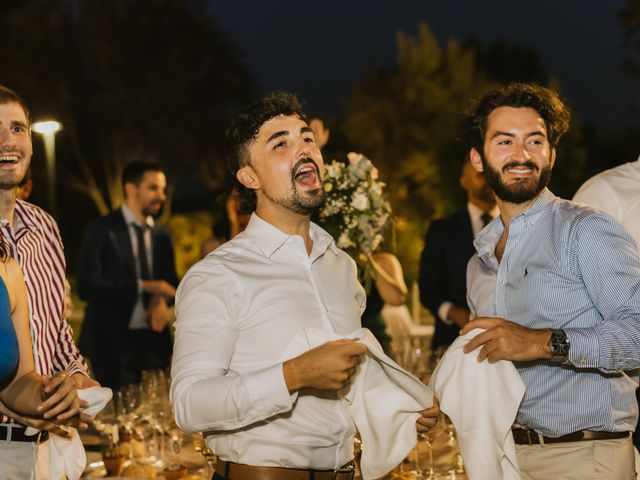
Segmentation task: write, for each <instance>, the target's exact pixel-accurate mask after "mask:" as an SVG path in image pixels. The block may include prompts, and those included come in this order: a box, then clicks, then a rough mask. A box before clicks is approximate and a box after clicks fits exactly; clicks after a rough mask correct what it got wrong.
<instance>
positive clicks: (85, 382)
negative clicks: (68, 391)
mask: <svg viewBox="0 0 640 480" xmlns="http://www.w3.org/2000/svg"><path fill="white" fill-rule="evenodd" d="M71 378H73V381H74V382H76V388H77V389H78V390H82V389H84V388H89V387H99V386H100V384H99V383H98V382H97V381H96V380H94V379H93V378H91V377H88V376H86V375H85V374H84V373H80V372H77V373H74V374H73V375H71Z"/></svg>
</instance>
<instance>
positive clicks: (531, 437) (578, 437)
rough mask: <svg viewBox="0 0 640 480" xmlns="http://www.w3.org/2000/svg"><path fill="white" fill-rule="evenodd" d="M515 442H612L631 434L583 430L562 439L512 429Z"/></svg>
mask: <svg viewBox="0 0 640 480" xmlns="http://www.w3.org/2000/svg"><path fill="white" fill-rule="evenodd" d="M511 431H512V432H513V441H514V442H516V445H543V444H545V443H566V442H582V441H584V440H612V439H615V438H624V437H628V436H629V432H593V431H591V430H581V431H579V432H573V433H569V434H567V435H563V436H561V437H557V438H552V437H545V436H543V435H540V434H539V433H538V432H536V431H535V430H529V429H526V428H512V429H511Z"/></svg>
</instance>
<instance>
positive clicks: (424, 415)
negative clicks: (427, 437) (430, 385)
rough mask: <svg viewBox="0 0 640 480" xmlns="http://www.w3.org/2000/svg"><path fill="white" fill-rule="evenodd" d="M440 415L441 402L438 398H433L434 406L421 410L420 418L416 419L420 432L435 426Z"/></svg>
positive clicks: (417, 428)
mask: <svg viewBox="0 0 640 480" xmlns="http://www.w3.org/2000/svg"><path fill="white" fill-rule="evenodd" d="M439 417H440V404H439V403H438V399H437V398H435V397H434V398H433V406H432V407H430V408H427V409H426V410H423V411H421V412H420V418H418V420H416V430H417V431H418V433H425V432H428V431H429V430H431V429H432V428H433V427H435V425H436V423H438V418H439Z"/></svg>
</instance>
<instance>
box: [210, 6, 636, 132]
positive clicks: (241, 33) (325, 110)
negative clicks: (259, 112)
mask: <svg viewBox="0 0 640 480" xmlns="http://www.w3.org/2000/svg"><path fill="white" fill-rule="evenodd" d="M624 4H625V2H624V0H538V1H537V2H517V1H513V0H510V1H507V0H486V1H484V2H481V1H477V0H464V1H448V2H434V1H428V0H422V1H420V0H395V1H393V2H391V1H381V0H378V1H374V2H371V1H361V0H352V1H348V0H340V1H338V0H325V1H322V2H321V1H315V2H313V1H312V2H299V1H296V2H293V1H289V0H287V1H275V2H264V1H259V2H258V1H245V2H221V1H216V2H214V1H213V0H212V1H211V6H210V11H211V13H212V14H213V15H214V17H215V18H216V20H217V21H218V23H219V25H220V26H221V27H222V28H223V29H224V30H225V31H226V32H227V33H228V34H229V36H230V37H231V39H232V40H233V41H234V43H235V44H236V45H238V46H239V47H240V48H242V49H243V50H244V52H245V61H246V64H247V65H248V67H249V69H250V70H251V72H252V73H253V74H254V75H255V77H256V80H257V81H258V84H259V86H260V88H261V89H262V90H265V91H266V90H272V89H277V88H286V89H290V90H293V91H295V92H297V93H299V94H300V95H301V96H302V97H304V98H305V99H306V100H307V101H308V103H309V111H310V113H311V114H320V115H330V114H333V113H335V112H336V111H337V110H338V108H339V106H340V103H341V101H342V100H343V99H344V98H345V97H346V96H347V95H348V94H349V92H350V91H351V89H352V88H353V86H354V85H355V83H356V81H357V79H358V78H359V77H360V75H361V73H362V69H363V65H365V64H366V63H367V62H369V63H374V64H375V65H379V66H388V65H391V64H392V63H393V60H394V56H395V34H396V32H397V31H398V30H399V29H401V30H403V31H405V32H411V33H415V31H416V26H417V24H418V22H419V21H420V20H424V21H425V22H426V23H427V24H428V25H429V27H430V28H431V29H432V31H433V32H434V33H435V35H436V37H437V38H438V40H439V41H440V44H441V46H443V45H444V44H445V42H446V40H447V39H449V38H456V39H459V40H465V39H467V38H469V37H474V38H477V39H479V40H480V41H481V42H482V43H483V44H489V43H491V42H494V41H498V40H504V41H505V42H507V44H509V45H517V46H527V47H531V48H533V49H534V50H535V51H536V52H537V53H538V54H539V56H540V59H541V62H542V64H543V65H544V66H545V67H546V69H547V71H548V73H550V74H551V75H554V76H556V77H557V78H558V79H559V80H560V82H561V85H562V87H563V89H564V94H565V96H566V97H567V98H568V100H569V101H570V102H571V103H572V105H573V106H574V108H575V110H576V111H577V112H578V113H579V114H580V115H582V117H583V118H584V119H585V120H587V121H590V122H594V123H596V124H598V125H599V126H603V127H607V126H609V127H616V128H617V127H624V126H629V125H638V124H639V117H640V116H639V114H638V113H635V114H633V113H630V111H629V103H630V99H631V98H632V97H633V96H634V95H636V94H638V92H639V91H640V90H639V89H638V85H637V81H635V80H633V79H631V77H629V76H627V75H624V74H623V72H622V63H623V56H624V54H625V52H624V50H623V48H622V45H621V44H622V30H621V28H620V23H619V20H618V17H617V15H616V12H617V11H618V10H619V9H620V8H621V7H622V6H623V5H624Z"/></svg>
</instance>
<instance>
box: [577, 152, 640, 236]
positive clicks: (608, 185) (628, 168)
mask: <svg viewBox="0 0 640 480" xmlns="http://www.w3.org/2000/svg"><path fill="white" fill-rule="evenodd" d="M573 201H574V202H578V203H583V204H585V205H589V206H590V207H595V208H598V209H600V210H604V211H605V212H607V213H608V214H609V215H611V216H612V217H613V218H615V219H616V220H617V221H618V222H620V223H621V224H622V226H623V227H624V228H625V229H626V230H627V232H629V233H630V234H631V236H632V237H633V239H634V240H635V241H636V244H637V245H638V246H639V247H640V157H639V158H638V160H636V161H635V162H629V163H624V164H622V165H619V166H617V167H615V168H612V169H610V170H606V171H604V172H602V173H599V174H598V175H596V176H595V177H591V178H590V179H589V180H587V181H586V182H585V183H584V184H583V185H582V186H581V187H580V189H579V190H578V191H577V192H576V195H575V196H574V197H573Z"/></svg>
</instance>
